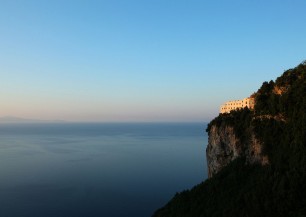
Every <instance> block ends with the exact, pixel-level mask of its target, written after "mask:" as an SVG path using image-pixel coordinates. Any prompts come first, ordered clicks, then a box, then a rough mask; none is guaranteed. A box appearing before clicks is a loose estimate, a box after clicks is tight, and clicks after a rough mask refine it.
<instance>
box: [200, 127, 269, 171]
mask: <svg viewBox="0 0 306 217" xmlns="http://www.w3.org/2000/svg"><path fill="white" fill-rule="evenodd" d="M249 132H250V129H249ZM249 135H250V138H249V139H248V140H247V142H242V140H241V139H240V138H239V137H238V136H237V135H236V133H235V130H234V128H233V127H232V126H230V125H226V124H223V125H221V126H217V125H212V126H211V128H210V130H209V132H208V136H209V139H208V146H207V149H206V158H207V165H208V177H212V176H213V175H214V174H216V173H218V172H219V171H220V170H221V169H222V168H223V167H225V166H226V165H228V164H229V163H230V162H231V161H233V160H235V159H236V158H238V157H244V158H245V159H246V163H251V164H254V163H259V164H261V165H265V164H267V163H269V160H268V157H267V156H266V155H264V154H263V153H262V149H263V148H262V147H263V146H262V143H261V142H260V141H259V140H258V139H256V137H255V134H254V133H253V132H252V131H251V132H250V134H249Z"/></svg>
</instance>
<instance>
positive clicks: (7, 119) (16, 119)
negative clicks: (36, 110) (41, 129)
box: [0, 116, 65, 123]
mask: <svg viewBox="0 0 306 217" xmlns="http://www.w3.org/2000/svg"><path fill="white" fill-rule="evenodd" d="M41 122H65V121H63V120H41V119H27V118H20V117H15V116H4V117H0V123H41Z"/></svg>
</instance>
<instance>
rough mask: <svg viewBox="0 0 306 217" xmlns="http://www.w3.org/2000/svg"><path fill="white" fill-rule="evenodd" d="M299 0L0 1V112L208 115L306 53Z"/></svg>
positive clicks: (136, 117) (80, 116) (305, 16)
mask: <svg viewBox="0 0 306 217" xmlns="http://www.w3.org/2000/svg"><path fill="white" fill-rule="evenodd" d="M305 8H306V1H304V0H283V1H276V0H257V1H251V0H250V1H246V0H232V1H227V0H219V1H218V0H217V1H212V0H211V1H205V0H201V1H200V0H199V1H197V0H171V1H170V0H128V1H127V0H101V1H91V0H86V1H85V0H83V1H80V0H52V1H47V0H37V1H34V0H27V1H23V0H0V116H18V117H23V118H37V119H62V120H68V121H106V122H109V121H203V122H205V121H209V120H211V119H212V118H213V117H214V116H216V115H217V114H218V111H219V106H220V104H222V103H223V102H224V101H227V100H233V99H240V98H244V97H247V96H249V95H250V94H252V93H253V92H255V91H256V90H257V89H258V88H259V87H260V85H261V84H262V82H263V81H269V80H274V79H275V78H276V77H278V76H280V75H281V74H282V73H283V72H284V71H285V70H286V69H289V68H293V67H295V66H296V65H298V64H299V63H301V62H302V61H303V60H305V59H306V53H305V51H306V28H305V21H306V13H305Z"/></svg>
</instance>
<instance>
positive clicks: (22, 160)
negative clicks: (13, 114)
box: [0, 123, 207, 217]
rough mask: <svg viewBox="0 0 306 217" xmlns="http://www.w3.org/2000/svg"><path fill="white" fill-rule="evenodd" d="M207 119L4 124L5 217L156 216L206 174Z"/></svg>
mask: <svg viewBox="0 0 306 217" xmlns="http://www.w3.org/2000/svg"><path fill="white" fill-rule="evenodd" d="M205 128H206V125H205V124H199V123H190V124H67V123H65V124H0V216H1V217H149V216H151V215H152V213H153V212H154V211H155V210H156V209H157V208H159V207H161V206H163V205H164V204H165V203H166V202H167V201H168V200H169V199H170V198H171V197H172V196H173V195H174V194H175V193H176V192H179V191H182V190H184V189H188V188H191V187H192V186H194V185H195V184H198V183H200V182H201V181H203V180H204V179H206V178H207V169H206V159H205V148H206V145H207V135H206V133H205Z"/></svg>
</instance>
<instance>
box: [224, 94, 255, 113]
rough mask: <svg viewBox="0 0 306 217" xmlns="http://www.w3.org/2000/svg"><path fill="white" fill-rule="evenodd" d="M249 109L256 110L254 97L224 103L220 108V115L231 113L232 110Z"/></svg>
mask: <svg viewBox="0 0 306 217" xmlns="http://www.w3.org/2000/svg"><path fill="white" fill-rule="evenodd" d="M245 107H247V108H249V109H253V108H254V98H253V97H248V98H244V99H242V100H232V101H228V102H226V103H224V104H223V105H221V107H220V113H222V114H223V113H229V112H230V111H232V110H237V109H241V108H245Z"/></svg>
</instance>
